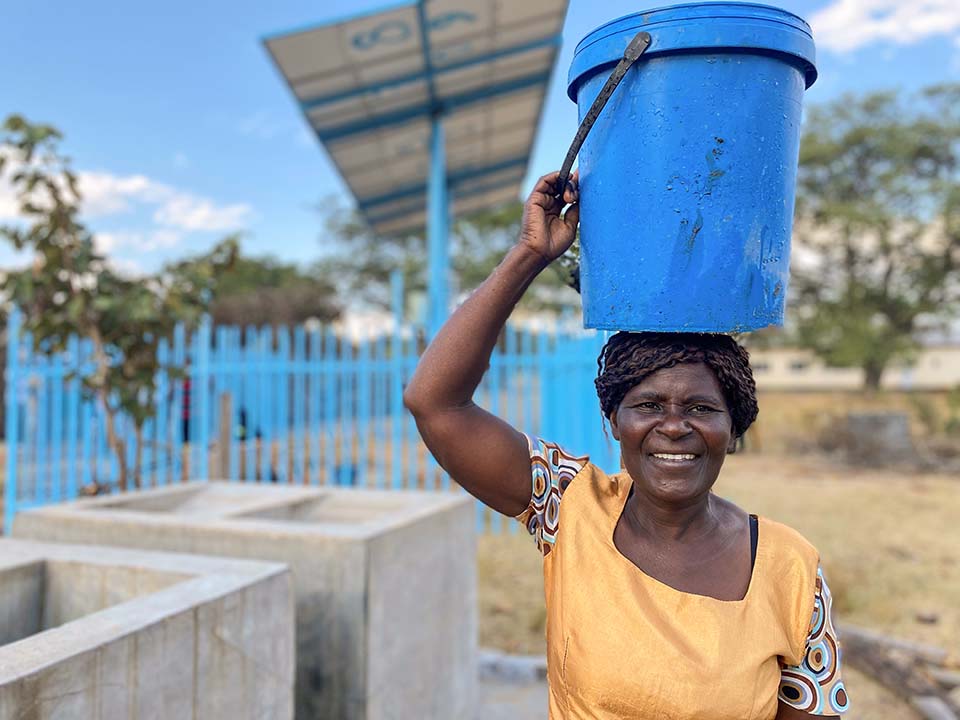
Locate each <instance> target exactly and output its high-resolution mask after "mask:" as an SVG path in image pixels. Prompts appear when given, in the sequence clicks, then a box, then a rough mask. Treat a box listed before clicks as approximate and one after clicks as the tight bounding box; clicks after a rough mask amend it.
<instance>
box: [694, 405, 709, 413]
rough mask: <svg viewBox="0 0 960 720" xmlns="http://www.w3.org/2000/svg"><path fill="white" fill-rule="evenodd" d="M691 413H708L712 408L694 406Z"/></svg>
mask: <svg viewBox="0 0 960 720" xmlns="http://www.w3.org/2000/svg"><path fill="white" fill-rule="evenodd" d="M693 411H694V412H695V413H708V412H713V408H712V407H710V406H709V405H694V406H693Z"/></svg>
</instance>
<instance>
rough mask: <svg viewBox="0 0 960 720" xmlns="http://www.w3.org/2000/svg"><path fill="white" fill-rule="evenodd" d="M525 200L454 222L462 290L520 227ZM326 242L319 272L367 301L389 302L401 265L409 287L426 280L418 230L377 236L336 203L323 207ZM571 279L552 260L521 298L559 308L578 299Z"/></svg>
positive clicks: (534, 305)
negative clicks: (392, 276)
mask: <svg viewBox="0 0 960 720" xmlns="http://www.w3.org/2000/svg"><path fill="white" fill-rule="evenodd" d="M522 212H523V205H522V204H521V203H519V202H514V203H508V204H507V205H503V206H501V207H498V208H494V209H492V210H487V211H483V212H479V213H474V214H471V215H469V216H467V217H464V218H462V219H459V220H458V221H457V222H456V223H454V224H453V227H452V230H451V233H450V243H451V252H450V255H451V265H452V271H453V274H454V277H455V278H456V284H457V286H458V287H459V289H460V290H470V289H472V288H474V287H476V286H477V285H479V284H480V283H481V282H482V281H483V279H484V278H486V277H487V275H488V274H489V273H490V271H491V270H492V269H493V268H494V267H495V266H496V265H497V263H499V262H500V260H501V259H502V258H503V256H504V254H506V252H507V250H508V249H509V248H510V246H511V245H512V244H513V243H515V242H516V239H517V235H518V233H519V231H520V217H521V214H522ZM326 226H327V232H326V235H325V238H324V244H329V245H330V246H331V247H332V253H331V254H330V256H329V257H327V258H325V259H324V260H322V261H320V262H319V263H318V264H317V265H316V268H315V271H316V272H317V273H322V274H325V275H329V276H331V277H336V278H337V279H338V282H339V284H340V288H341V292H343V293H344V294H346V295H349V296H351V297H354V298H357V299H360V300H362V301H365V302H367V303H370V304H373V305H376V306H380V307H384V308H385V307H389V304H390V290H389V288H390V274H391V272H392V271H394V270H400V271H401V272H402V274H403V278H404V287H405V288H406V289H407V290H408V291H424V290H425V289H426V286H427V240H426V236H425V235H424V234H423V233H422V232H421V233H409V234H406V235H403V236H399V237H392V238H391V237H380V236H378V235H376V234H375V233H374V232H372V231H371V230H370V229H369V227H368V226H367V225H366V223H365V222H364V221H363V219H362V218H361V217H360V215H359V214H357V213H356V212H355V211H353V210H349V209H345V208H343V207H334V208H333V209H332V210H329V211H328V212H327V216H326ZM568 284H569V268H568V267H567V266H565V265H554V266H551V268H550V269H549V270H548V271H547V272H545V273H542V274H541V275H540V276H539V277H538V278H537V279H536V280H535V281H534V283H533V285H531V287H530V290H529V291H528V292H527V293H526V294H525V295H524V298H523V299H522V300H521V306H523V307H527V308H529V309H549V310H560V309H563V308H566V307H574V306H576V305H578V301H577V295H576V292H574V291H573V290H572V289H570V287H568Z"/></svg>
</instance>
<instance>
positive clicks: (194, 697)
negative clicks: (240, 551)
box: [0, 540, 294, 720]
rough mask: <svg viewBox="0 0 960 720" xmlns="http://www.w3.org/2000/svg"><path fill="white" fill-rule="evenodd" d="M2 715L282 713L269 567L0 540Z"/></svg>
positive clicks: (278, 591)
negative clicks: (2, 642)
mask: <svg viewBox="0 0 960 720" xmlns="http://www.w3.org/2000/svg"><path fill="white" fill-rule="evenodd" d="M0 636H2V638H0V639H2V640H3V641H4V644H3V645H2V646H0V718H29V719H30V720H53V719H54V718H58V719H59V718H63V719H65V720H66V719H69V720H114V719H116V720H121V719H122V720H127V719H128V718H131V717H136V718H138V719H140V720H146V719H148V718H156V719H157V720H160V719H164V720H166V719H171V718H177V719H178V720H180V719H181V718H182V719H183V720H208V719H211V720H267V719H273V718H291V717H292V716H293V672H294V668H293V648H294V637H293V602H292V586H291V580H290V575H289V572H288V571H287V569H286V568H284V567H283V566H280V565H277V564H274V563H262V562H249V561H233V560H224V559H222V558H204V557H197V556H189V555H171V554H162V553H145V552H142V551H130V550H123V549H117V548H103V547H90V546H83V545H53V544H47V543H34V542H23V541H14V540H3V541H0Z"/></svg>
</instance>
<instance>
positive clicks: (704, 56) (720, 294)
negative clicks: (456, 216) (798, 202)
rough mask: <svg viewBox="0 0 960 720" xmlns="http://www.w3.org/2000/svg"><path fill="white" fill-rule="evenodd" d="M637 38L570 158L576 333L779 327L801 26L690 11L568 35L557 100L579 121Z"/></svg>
mask: <svg viewBox="0 0 960 720" xmlns="http://www.w3.org/2000/svg"><path fill="white" fill-rule="evenodd" d="M641 30H646V31H648V32H649V33H650V35H651V36H652V38H653V39H652V42H651V45H650V49H649V50H647V52H646V54H645V55H644V56H643V57H641V58H640V60H639V61H638V62H637V63H636V64H635V65H634V66H633V67H632V68H631V69H630V70H629V71H628V73H627V75H626V77H625V78H624V80H623V82H622V84H621V85H620V87H619V88H618V89H617V91H616V92H615V93H614V95H613V97H612V98H611V99H610V102H609V103H608V105H607V107H606V108H605V109H604V111H603V112H602V113H601V115H600V117H599V119H598V120H597V122H596V124H595V125H594V127H593V130H592V132H591V134H590V135H589V136H588V138H587V140H586V142H585V143H584V145H583V148H582V150H581V152H580V188H581V207H582V211H581V212H582V214H581V224H580V237H581V277H580V281H581V291H582V293H581V294H582V300H583V306H584V324H585V325H586V326H587V327H591V328H604V329H610V330H620V329H625V330H659V331H698V332H739V331H745V330H753V329H757V328H761V327H765V326H767V325H771V324H781V323H782V321H783V306H784V299H785V296H786V290H787V280H788V261H789V256H790V232H791V224H792V219H793V197H794V186H795V180H796V169H797V158H798V153H799V140H800V119H801V118H800V111H801V101H802V99H803V92H804V89H805V88H806V87H809V85H810V84H811V83H812V82H813V81H814V79H815V78H816V70H815V68H814V47H813V40H812V37H811V35H810V29H809V27H808V26H807V25H806V23H805V22H803V20H801V19H800V18H798V17H796V16H794V15H791V14H790V13H787V12H785V11H783V10H779V9H777V8H772V7H767V6H762V5H754V4H750V3H697V4H689V5H680V6H675V7H669V8H663V9H659V10H654V11H650V12H646V13H638V14H635V15H629V16H627V17H625V18H621V19H619V20H616V21H614V22H612V23H608V24H606V25H604V26H602V27H600V28H598V29H597V30H595V31H594V32H592V33H590V34H589V35H588V36H587V37H585V38H584V39H583V41H581V43H580V45H578V47H577V52H576V55H575V57H574V60H573V63H572V65H571V68H570V75H569V87H568V92H569V94H570V96H571V98H574V99H575V100H576V102H577V103H578V106H579V109H580V113H581V117H582V116H583V115H584V114H585V113H586V111H587V109H588V108H589V106H590V105H591V104H592V102H593V100H594V98H595V97H596V96H597V94H598V93H599V91H600V88H601V87H602V85H603V84H604V82H605V81H606V79H607V76H608V75H609V73H610V69H611V67H612V65H613V64H614V63H615V62H616V61H617V60H618V59H619V57H620V56H621V55H622V53H623V49H624V48H625V47H626V45H627V43H628V42H629V41H630V39H631V38H633V36H634V35H635V34H636V33H637V32H639V31H641Z"/></svg>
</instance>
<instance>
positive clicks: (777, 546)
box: [757, 515, 819, 557]
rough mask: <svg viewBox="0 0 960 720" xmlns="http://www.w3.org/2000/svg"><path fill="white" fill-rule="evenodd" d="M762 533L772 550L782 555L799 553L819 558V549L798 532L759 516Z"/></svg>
mask: <svg viewBox="0 0 960 720" xmlns="http://www.w3.org/2000/svg"><path fill="white" fill-rule="evenodd" d="M757 523H758V525H759V527H760V532H763V533H764V534H765V535H766V536H767V539H768V541H769V545H770V546H771V549H772V550H775V551H777V552H780V553H797V554H802V555H814V556H817V557H819V553H818V552H817V548H816V547H815V546H814V545H813V543H811V542H810V541H809V540H807V538H805V537H804V536H803V535H802V534H801V533H800V532H799V531H798V530H796V529H794V528H792V527H790V526H789V525H785V524H784V523H782V522H778V521H776V520H773V519H772V518H768V517H766V516H763V515H758V516H757Z"/></svg>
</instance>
